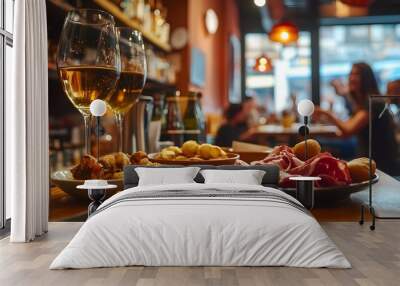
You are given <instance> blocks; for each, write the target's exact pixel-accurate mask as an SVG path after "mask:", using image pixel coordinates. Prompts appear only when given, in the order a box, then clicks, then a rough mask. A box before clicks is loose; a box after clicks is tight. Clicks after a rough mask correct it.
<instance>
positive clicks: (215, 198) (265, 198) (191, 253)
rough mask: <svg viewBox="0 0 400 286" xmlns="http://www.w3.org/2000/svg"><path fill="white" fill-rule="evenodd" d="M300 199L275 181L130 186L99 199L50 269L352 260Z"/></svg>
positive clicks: (333, 264) (338, 264) (343, 263)
mask: <svg viewBox="0 0 400 286" xmlns="http://www.w3.org/2000/svg"><path fill="white" fill-rule="evenodd" d="M175 190H176V191H177V192H173V191H175ZM261 192H262V193H261ZM166 193H175V195H172V196H169V195H168V196H165V195H163V194H166ZM193 193H199V194H202V195H201V196H191V194H193ZM216 193H217V195H215V194H216ZM253 193H254V194H257V195H252V194H253ZM138 194H140V195H139V196H138ZM147 194H151V195H149V197H146V196H147ZM157 194H160V196H161V197H158V196H157ZM180 194H181V195H180ZM218 194H226V195H223V196H222V195H221V196H219V195H218ZM235 194H237V195H235ZM299 204H300V203H299V202H297V201H296V200H295V199H293V198H292V197H290V196H289V195H286V194H285V193H283V192H281V191H279V190H277V189H273V188H268V187H263V186H254V185H238V184H197V183H192V184H180V185H163V186H143V187H135V188H130V189H127V190H125V191H123V192H121V193H118V194H117V195H115V196H113V197H111V198H110V199H108V200H107V201H105V202H104V203H103V204H102V205H101V206H100V208H99V210H98V212H97V213H96V214H95V215H93V216H92V217H90V218H89V219H88V221H86V223H85V224H83V226H82V227H81V229H80V230H79V232H78V233H77V234H76V235H75V237H74V238H73V239H72V241H71V242H70V243H69V244H68V246H67V247H66V248H65V249H64V250H63V251H62V252H61V253H60V254H59V255H58V257H57V258H56V259H55V260H54V261H53V263H52V264H51V266H50V269H64V268H92V267H115V266H128V265H145V266H211V265H212V266H292V267H330V268H350V267H351V266H350V263H349V262H348V261H347V259H346V258H345V257H344V255H343V254H342V252H341V251H340V250H338V248H337V247H336V245H335V244H334V243H333V242H332V241H331V240H330V238H329V237H328V236H327V234H326V233H325V232H324V230H323V229H322V228H321V226H320V225H319V224H318V222H317V221H316V220H315V219H314V218H313V217H312V216H311V215H310V214H309V213H308V212H307V211H305V210H304V209H302V208H301V207H299Z"/></svg>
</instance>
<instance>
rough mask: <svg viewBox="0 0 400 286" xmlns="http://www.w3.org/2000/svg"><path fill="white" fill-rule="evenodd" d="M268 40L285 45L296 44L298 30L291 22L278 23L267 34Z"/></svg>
mask: <svg viewBox="0 0 400 286" xmlns="http://www.w3.org/2000/svg"><path fill="white" fill-rule="evenodd" d="M269 39H270V40H271V41H273V42H278V43H281V44H285V45H286V44H290V43H293V42H297V40H298V39H299V29H298V28H297V27H296V25H294V24H293V23H291V22H280V23H277V24H275V25H274V26H273V27H272V29H271V32H269Z"/></svg>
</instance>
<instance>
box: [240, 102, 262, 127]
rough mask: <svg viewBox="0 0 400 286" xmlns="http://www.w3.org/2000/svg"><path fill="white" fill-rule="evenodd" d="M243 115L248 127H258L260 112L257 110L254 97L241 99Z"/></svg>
mask: <svg viewBox="0 0 400 286" xmlns="http://www.w3.org/2000/svg"><path fill="white" fill-rule="evenodd" d="M242 105H243V113H244V114H247V124H248V127H255V126H258V125H259V123H260V117H261V116H260V112H259V110H258V103H257V100H256V99H255V97H253V96H246V97H245V98H244V99H243V103H242Z"/></svg>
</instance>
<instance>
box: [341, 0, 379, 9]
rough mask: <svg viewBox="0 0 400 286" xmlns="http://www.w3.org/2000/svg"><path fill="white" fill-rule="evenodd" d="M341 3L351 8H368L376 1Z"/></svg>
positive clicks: (344, 0) (343, 1) (346, 0)
mask: <svg viewBox="0 0 400 286" xmlns="http://www.w3.org/2000/svg"><path fill="white" fill-rule="evenodd" d="M340 2H342V3H344V4H346V5H349V6H357V7H368V6H369V5H371V4H372V2H374V0H340Z"/></svg>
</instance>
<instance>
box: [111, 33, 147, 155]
mask: <svg viewBox="0 0 400 286" xmlns="http://www.w3.org/2000/svg"><path fill="white" fill-rule="evenodd" d="M117 34H118V38H119V47H120V58H121V76H120V79H119V81H118V83H117V87H116V89H115V91H114V92H113V94H112V96H111V97H110V98H108V100H107V103H108V105H109V106H110V107H111V109H112V111H113V112H114V116H115V119H116V122H117V127H118V132H119V144H118V151H119V152H122V151H123V150H122V149H123V123H124V116H125V114H126V113H127V112H128V111H129V110H130V109H131V108H132V106H134V105H135V103H136V102H137V101H138V99H139V96H140V94H141V92H142V90H143V87H144V84H145V81H146V75H147V65H146V55H145V49H144V45H143V38H142V34H141V33H140V32H139V31H136V30H134V29H132V28H128V27H117Z"/></svg>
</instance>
